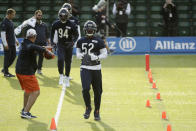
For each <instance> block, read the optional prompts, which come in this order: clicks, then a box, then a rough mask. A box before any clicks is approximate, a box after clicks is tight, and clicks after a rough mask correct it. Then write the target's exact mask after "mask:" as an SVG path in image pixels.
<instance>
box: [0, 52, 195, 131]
mask: <svg viewBox="0 0 196 131" xmlns="http://www.w3.org/2000/svg"><path fill="white" fill-rule="evenodd" d="M195 58H196V56H195V55H178V56H177V55H173V56H168V55H164V56H151V69H152V75H153V78H154V79H155V81H156V84H157V88H158V89H152V88H151V86H152V85H151V84H150V83H149V81H148V77H147V72H146V71H145V57H144V56H143V55H136V56H109V57H108V58H107V59H106V60H104V61H103V62H102V75H103V96H102V105H101V118H102V120H101V121H99V122H97V121H94V117H93V113H92V114H91V117H90V118H89V119H88V120H84V119H83V113H84V110H85V109H84V102H83V98H82V93H81V90H82V89H81V82H80V69H79V65H80V61H79V60H76V58H75V57H74V59H73V64H72V70H71V76H72V77H73V78H74V80H73V81H71V87H70V88H67V90H66V94H65V98H64V102H63V107H62V110H61V115H60V118H59V123H58V127H57V128H58V131H144V130H145V131H166V130H167V128H166V127H167V125H168V124H171V126H172V131H195V130H196V59H195ZM2 61H3V57H2V56H0V68H2V64H3V62H2ZM56 65H57V64H56V60H51V61H47V60H45V61H44V68H43V73H44V75H43V76H39V75H37V78H38V80H39V84H40V88H41V94H40V96H39V98H38V100H37V102H36V103H35V105H34V106H33V108H32V110H31V112H32V114H34V115H37V116H38V118H36V119H32V120H24V119H21V118H20V116H19V115H20V110H21V109H22V103H23V91H21V89H20V85H19V82H18V80H17V79H16V78H4V77H3V74H0V131H48V130H49V127H50V122H51V118H52V117H54V116H55V113H56V109H57V105H58V101H59V97H60V94H61V87H60V86H58V85H57V84H58V72H57V66H56ZM14 66H15V64H14V65H13V66H12V67H11V68H10V72H11V73H14V70H15V69H14ZM157 92H160V93H161V98H162V101H158V100H156V93H157ZM91 94H92V98H93V92H92V90H91ZM147 99H149V100H150V102H151V106H152V108H147V107H145V105H146V100H147ZM92 103H93V99H92ZM162 111H166V113H167V117H168V120H162V118H161V113H162Z"/></svg>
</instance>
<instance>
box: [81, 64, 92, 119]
mask: <svg viewBox="0 0 196 131" xmlns="http://www.w3.org/2000/svg"><path fill="white" fill-rule="evenodd" d="M80 77H81V82H82V95H83V99H84V103H85V106H86V110H85V113H84V118H85V119H88V118H89V117H90V113H91V110H92V108H91V98H90V93H89V91H90V84H91V71H90V70H87V69H82V68H81V69H80Z"/></svg>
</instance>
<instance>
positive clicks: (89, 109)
mask: <svg viewBox="0 0 196 131" xmlns="http://www.w3.org/2000/svg"><path fill="white" fill-rule="evenodd" d="M91 110H92V108H91V107H89V108H88V107H86V111H85V113H84V119H88V118H89V117H90V114H91Z"/></svg>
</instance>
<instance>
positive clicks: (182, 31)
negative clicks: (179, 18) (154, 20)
mask: <svg viewBox="0 0 196 131" xmlns="http://www.w3.org/2000/svg"><path fill="white" fill-rule="evenodd" d="M178 33H179V34H178V35H180V36H189V35H190V29H189V28H186V27H185V28H182V27H181V28H179V29H178Z"/></svg>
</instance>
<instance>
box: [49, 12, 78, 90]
mask: <svg viewBox="0 0 196 131" xmlns="http://www.w3.org/2000/svg"><path fill="white" fill-rule="evenodd" d="M58 16H59V20H57V21H55V22H54V23H53V25H52V30H51V41H52V42H53V43H54V44H57V56H58V71H59V74H60V78H59V84H60V85H62V84H63V80H64V78H65V84H66V87H69V86H70V83H69V80H70V79H69V74H70V70H71V60H72V50H73V45H74V43H75V42H76V40H77V39H78V31H77V25H76V24H74V23H73V22H71V21H70V20H69V18H70V16H71V14H70V13H69V11H68V10H67V9H66V8H61V9H60V10H59V13H58ZM64 63H65V76H64Z"/></svg>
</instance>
